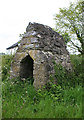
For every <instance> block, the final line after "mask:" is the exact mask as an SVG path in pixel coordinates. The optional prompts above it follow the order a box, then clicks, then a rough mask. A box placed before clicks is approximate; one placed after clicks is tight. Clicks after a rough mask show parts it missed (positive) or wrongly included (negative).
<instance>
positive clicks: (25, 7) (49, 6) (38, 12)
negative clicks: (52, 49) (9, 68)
mask: <svg viewBox="0 0 84 120" xmlns="http://www.w3.org/2000/svg"><path fill="white" fill-rule="evenodd" d="M75 1H76V0H0V53H1V52H4V53H6V52H7V50H6V48H7V47H9V46H11V45H12V44H14V43H16V42H18V41H19V40H20V37H19V35H20V34H23V33H24V32H25V31H26V27H27V25H28V23H29V22H37V23H40V24H44V25H48V26H50V27H52V28H55V20H54V19H53V18H54V15H55V14H57V13H59V8H63V7H68V6H69V4H70V2H75Z"/></svg>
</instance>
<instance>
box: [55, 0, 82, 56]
mask: <svg viewBox="0 0 84 120" xmlns="http://www.w3.org/2000/svg"><path fill="white" fill-rule="evenodd" d="M83 8H84V1H82V0H78V1H77V2H75V3H70V6H69V7H68V8H60V11H59V14H56V15H55V18H54V20H55V21H56V28H55V29H56V31H57V32H59V33H60V34H61V35H62V36H63V38H64V39H65V42H66V43H68V42H69V43H70V47H75V48H76V49H77V50H78V52H80V53H81V55H84V38H83V37H84V34H83V28H84V23H83V14H84V9H83Z"/></svg>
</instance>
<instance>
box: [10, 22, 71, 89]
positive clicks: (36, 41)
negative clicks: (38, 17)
mask: <svg viewBox="0 0 84 120" xmlns="http://www.w3.org/2000/svg"><path fill="white" fill-rule="evenodd" d="M28 56H29V57H30V58H31V61H33V62H32V64H33V70H32V71H33V77H34V83H33V84H34V86H35V87H36V88H38V87H42V86H43V85H45V84H46V83H47V82H48V80H49V76H50V75H51V74H52V75H54V68H53V63H52V62H53V60H55V61H56V63H57V64H58V63H61V64H62V66H63V67H65V68H66V69H67V70H71V69H72V67H71V64H70V57H69V53H68V51H67V50H66V46H65V44H64V40H63V38H62V36H61V35H59V34H58V33H57V32H55V31H53V30H52V28H50V27H48V26H45V25H42V24H38V23H29V25H28V26H27V28H26V33H25V34H24V35H23V37H22V39H21V42H20V45H19V47H18V50H17V52H16V54H15V56H14V59H13V62H12V66H11V78H13V77H17V76H21V71H23V69H24V68H25V70H24V71H25V73H23V72H22V74H26V71H27V70H28V69H30V68H31V67H28V68H27V67H24V64H23V67H22V65H21V63H22V61H23V60H24V59H25V58H26V57H27V58H28ZM26 62H28V61H26ZM26 64H27V63H26ZM27 66H28V64H27ZM27 73H28V72H27ZM26 76H27V75H26ZM54 82H55V81H54Z"/></svg>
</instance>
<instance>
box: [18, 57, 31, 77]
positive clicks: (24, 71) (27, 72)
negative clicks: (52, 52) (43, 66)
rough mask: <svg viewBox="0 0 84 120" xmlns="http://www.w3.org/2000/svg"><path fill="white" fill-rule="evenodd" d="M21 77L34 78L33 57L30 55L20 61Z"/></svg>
mask: <svg viewBox="0 0 84 120" xmlns="http://www.w3.org/2000/svg"><path fill="white" fill-rule="evenodd" d="M20 77H21V78H25V79H26V78H31V77H32V78H33V59H32V58H31V57H30V55H28V56H26V57H25V58H23V59H22V61H21V62H20Z"/></svg>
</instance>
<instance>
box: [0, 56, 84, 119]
mask: <svg viewBox="0 0 84 120" xmlns="http://www.w3.org/2000/svg"><path fill="white" fill-rule="evenodd" d="M11 59H12V56H7V55H5V56H3V65H2V66H3V67H2V71H3V72H2V76H3V81H2V88H3V89H2V98H3V99H2V107H3V108H2V117H3V118H81V117H82V70H81V61H82V57H81V56H79V55H72V56H71V61H72V64H73V69H74V72H71V73H68V72H67V71H66V70H65V69H64V68H63V67H62V66H61V65H57V64H56V63H54V64H55V65H54V66H55V71H56V72H55V77H56V78H57V79H58V83H57V85H55V84H53V82H52V81H53V78H52V77H50V80H51V82H50V83H48V86H47V88H46V86H44V87H43V89H42V90H41V89H39V90H35V89H34V87H33V85H32V83H31V82H30V83H29V79H28V80H25V81H21V80H20V79H19V78H16V79H12V80H10V79H9V74H8V73H9V70H10V63H11ZM8 61H9V62H8ZM5 66H6V67H5ZM4 68H7V69H6V72H5V69H4Z"/></svg>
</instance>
